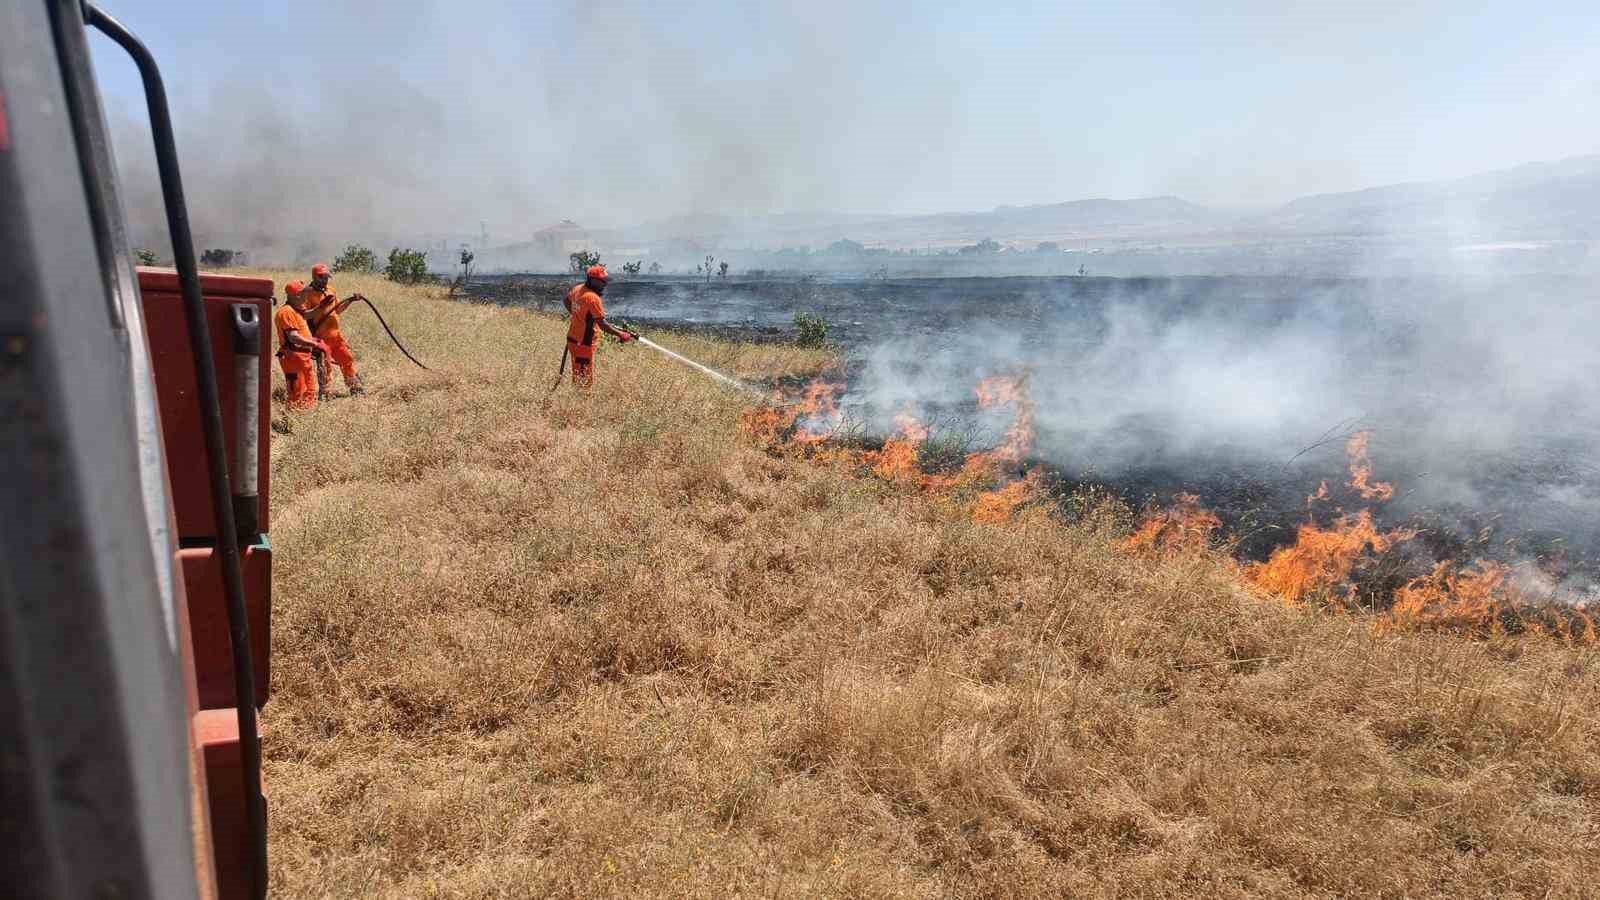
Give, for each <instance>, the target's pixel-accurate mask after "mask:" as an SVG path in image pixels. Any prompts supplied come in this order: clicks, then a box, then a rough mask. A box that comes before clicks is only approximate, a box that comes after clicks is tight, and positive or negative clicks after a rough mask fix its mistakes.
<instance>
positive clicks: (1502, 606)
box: [1380, 560, 1522, 631]
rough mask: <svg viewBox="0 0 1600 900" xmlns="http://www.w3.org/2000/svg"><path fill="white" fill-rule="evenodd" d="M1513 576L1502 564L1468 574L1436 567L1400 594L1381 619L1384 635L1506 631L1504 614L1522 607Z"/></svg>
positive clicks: (1483, 563)
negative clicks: (1412, 630) (1404, 630)
mask: <svg viewBox="0 0 1600 900" xmlns="http://www.w3.org/2000/svg"><path fill="white" fill-rule="evenodd" d="M1510 577H1511V569H1510V568H1509V567H1508V566H1506V565H1504V564H1502V563H1497V562H1487V561H1485V560H1478V562H1477V563H1476V565H1475V566H1474V568H1472V569H1468V570H1459V569H1457V568H1456V567H1455V566H1454V565H1453V564H1452V563H1449V562H1439V563H1435V564H1434V567H1433V571H1432V572H1430V573H1429V574H1427V575H1424V576H1422V577H1421V578H1414V579H1412V580H1411V582H1410V583H1408V584H1407V585H1406V586H1405V587H1403V588H1400V589H1399V590H1397V591H1395V592H1394V604H1393V605H1392V606H1391V607H1390V608H1389V612H1388V614H1387V615H1386V616H1384V618H1383V619H1382V620H1380V630H1385V631H1387V630H1397V629H1402V628H1418V627H1422V626H1432V627H1436V628H1449V629H1465V630H1471V631H1485V630H1486V631H1500V630H1502V627H1503V626H1502V625H1501V624H1500V616H1501V613H1502V612H1506V611H1511V610H1514V609H1516V608H1517V607H1518V606H1521V605H1522V597H1521V596H1520V594H1519V592H1518V591H1517V590H1516V589H1515V588H1514V587H1512V585H1511V584H1510Z"/></svg>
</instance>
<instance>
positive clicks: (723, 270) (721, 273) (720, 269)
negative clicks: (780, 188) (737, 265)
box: [717, 260, 728, 278]
mask: <svg viewBox="0 0 1600 900" xmlns="http://www.w3.org/2000/svg"><path fill="white" fill-rule="evenodd" d="M717 277H718V278H727V277H728V261H727V260H723V261H722V263H721V264H720V265H718V266H717Z"/></svg>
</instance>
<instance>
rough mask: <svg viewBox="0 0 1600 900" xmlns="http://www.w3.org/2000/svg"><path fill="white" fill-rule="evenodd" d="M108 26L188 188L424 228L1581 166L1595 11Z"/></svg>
mask: <svg viewBox="0 0 1600 900" xmlns="http://www.w3.org/2000/svg"><path fill="white" fill-rule="evenodd" d="M107 5H108V7H110V8H111V9H112V10H113V11H114V13H115V14H116V15H117V16H118V17H119V18H121V19H122V21H123V22H124V23H125V24H127V25H128V26H129V27H131V28H132V29H133V30H135V31H136V32H137V33H138V34H139V35H140V36H141V37H143V38H144V39H145V41H146V42H147V43H148V44H150V45H151V47H152V48H153V49H154V51H155V52H156V54H157V56H158V57H159V59H160V60H161V61H162V63H163V65H164V67H165V71H166V73H167V78H168V84H169V90H170V91H171V92H172V94H173V98H174V107H175V111H176V115H177V117H178V119H179V126H180V131H181V132H182V133H183V136H184V141H185V143H184V147H183V151H184V158H185V162H186V167H187V168H188V169H189V170H194V169H195V168H196V167H199V166H206V167H210V169H211V171H212V172H216V171H219V170H221V171H226V173H227V174H226V179H227V180H228V181H227V183H232V184H235V185H241V184H244V183H245V182H251V183H256V184H257V188H258V190H259V191H260V192H262V193H272V194H273V195H275V196H288V197H293V198H294V200H295V202H297V203H298V202H302V201H303V200H309V199H310V198H311V197H314V196H318V195H322V196H330V195H331V196H332V197H334V198H335V199H336V202H337V203H338V204H340V205H341V206H347V207H348V206H362V207H363V208H364V209H365V210H366V214H367V215H369V216H371V217H376V218H384V219H385V220H393V219H394V218H395V217H402V218H403V217H406V216H413V217H416V220H417V221H415V222H408V224H409V225H411V226H413V227H416V226H418V225H419V223H421V222H427V223H437V225H438V227H439V228H440V229H441V230H449V229H464V230H472V231H475V230H476V228H477V222H478V220H479V219H480V218H486V219H488V220H489V221H490V227H491V230H495V229H497V228H500V227H502V226H505V227H512V228H520V223H521V222H523V221H526V220H528V219H530V218H531V219H544V220H548V219H552V218H559V217H563V216H566V217H571V218H574V219H578V220H579V221H582V222H584V223H585V224H591V225H608V224H626V223H632V222H636V221H640V220H645V219H651V218H657V217H662V216H667V215H674V214H679V213H688V212H727V213H758V212H777V211H794V210H823V209H826V210H842V211H857V212H916V211H942V210H951V209H987V208H990V207H993V206H995V205H999V204H1027V203H1046V202H1055V201H1061V200H1069V199H1075V198H1080V197H1088V196H1110V197H1137V196H1148V195H1156V194H1169V193H1170V194H1178V195H1181V196H1183V197H1186V198H1188V199H1191V200H1195V201H1199V202H1205V203H1217V204H1227V205H1260V204H1269V203H1274V202H1278V201H1282V200H1286V199H1289V198H1291V197H1293V196H1296V195H1300V194H1305V193H1312V192H1321V191H1336V190H1347V189H1353V188H1359V187H1365V186H1369V185H1373V184H1380V183H1389V182H1395V181H1406V180H1421V179H1434V178H1443V177H1453V176H1459V175H1465V174H1470V173H1473V172H1477V171H1481V170H1484V169H1490V168H1496V167H1501V166H1507V165H1514V164H1517V163H1521V162H1528V161H1533V160H1540V159H1554V158H1560V157H1565V156H1572V155H1578V154H1584V153H1593V152H1596V151H1597V150H1600V62H1597V60H1600V54H1597V53H1596V50H1595V48H1596V47H1597V46H1600V12H1597V11H1596V9H1595V4H1594V3H1593V0H1522V2H1499V0H1495V2H1489V0H1481V2H1478V0H1448V2H1445V0H1439V2H1434V0H1412V2H1405V0H1402V2H1395V0H1385V2H1377V0H1336V2H1335V0H1329V2H1295V0H1235V2H1212V3H1201V2H1189V3H1183V2H1165V3H1163V2H1151V0H1123V2H1118V3H1103V2H1102V3H1081V4H1068V3H1060V2H1058V3H1037V4H1024V3H1005V2H998V0H989V2H983V3H965V2H943V3H927V4H920V5H918V4H910V3H877V2H849V3H846V2H832V0H807V2H783V3H712V2H675V3H659V2H656V3H646V2H627V0H616V2H600V3H562V2H553V3H511V2H495V0H473V2H468V0H457V2H450V3H444V2H424V3H407V2H377V0H358V2H342V3H341V2H327V0H323V2H305V0H285V2H275V3H259V2H215V3H193V4H191V3H173V2H170V0H116V2H114V3H108V4H107ZM95 51H96V60H97V64H98V65H99V71H100V76H101V79H102V87H103V89H104V91H105V94H106V103H107V106H108V109H109V111H110V116H111V119H112V121H113V125H114V128H115V129H116V130H117V131H118V132H120V133H121V134H122V135H123V136H124V140H126V136H127V135H129V134H131V133H132V132H131V131H130V128H131V127H132V125H131V123H132V121H133V115H134V114H135V113H137V114H139V115H140V116H142V107H140V106H139V105H138V103H139V101H138V100H137V97H138V94H137V88H136V82H135V75H134V72H133V69H132V66H131V65H129V64H128V63H127V62H126V60H125V58H123V57H121V56H120V55H119V52H118V51H116V50H115V48H114V47H112V46H111V45H110V44H109V43H108V42H106V41H104V40H103V39H99V38H96V39H95ZM119 152H122V151H119ZM126 155H128V154H127V153H126V152H124V156H126Z"/></svg>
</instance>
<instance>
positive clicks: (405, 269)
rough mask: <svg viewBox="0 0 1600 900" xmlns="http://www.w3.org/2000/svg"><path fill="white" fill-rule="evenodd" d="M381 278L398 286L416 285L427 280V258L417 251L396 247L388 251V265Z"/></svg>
mask: <svg viewBox="0 0 1600 900" xmlns="http://www.w3.org/2000/svg"><path fill="white" fill-rule="evenodd" d="M383 277H385V278H387V279H389V280H390V281H394V282H398V283H400V284H417V283H418V282H422V281H426V280H428V257H427V255H426V254H424V253H422V252H421V251H419V250H412V249H411V248H410V247H407V248H406V249H404V250H401V249H400V248H398V247H396V248H394V249H392V250H390V251H389V265H387V266H385V267H384V270H383Z"/></svg>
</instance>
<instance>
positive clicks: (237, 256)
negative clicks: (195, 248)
mask: <svg viewBox="0 0 1600 900" xmlns="http://www.w3.org/2000/svg"><path fill="white" fill-rule="evenodd" d="M243 264H244V251H243V250H224V249H222V248H220V247H213V248H211V249H208V250H205V251H203V252H202V253H201V254H200V265H202V266H206V267H207V268H211V269H226V268H228V267H229V266H235V265H243Z"/></svg>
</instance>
